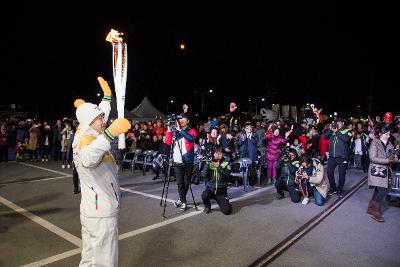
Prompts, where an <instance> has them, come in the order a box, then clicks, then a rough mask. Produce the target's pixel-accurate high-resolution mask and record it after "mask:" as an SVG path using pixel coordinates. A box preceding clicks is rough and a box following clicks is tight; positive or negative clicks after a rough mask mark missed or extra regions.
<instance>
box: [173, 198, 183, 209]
mask: <svg viewBox="0 0 400 267" xmlns="http://www.w3.org/2000/svg"><path fill="white" fill-rule="evenodd" d="M174 206H175V208H179V207H180V206H182V201H181V200H180V199H178V200H177V201H175V202H174Z"/></svg>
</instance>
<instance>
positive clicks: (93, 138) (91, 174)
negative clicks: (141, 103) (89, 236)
mask: <svg viewBox="0 0 400 267" xmlns="http://www.w3.org/2000/svg"><path fill="white" fill-rule="evenodd" d="M99 107H100V108H101V109H102V110H103V111H104V116H105V119H106V120H107V119H108V115H109V113H110V110H111V107H110V102H108V101H102V102H101V103H100V104H99ZM72 148H73V153H74V163H75V167H76V170H77V171H78V174H79V180H80V183H81V193H82V198H81V206H80V211H81V214H82V215H84V216H86V217H113V216H117V215H118V213H119V210H120V198H121V191H120V187H119V182H118V170H117V164H116V162H115V160H114V158H113V156H112V155H111V153H110V149H111V146H110V142H109V141H108V140H107V139H106V138H105V137H104V136H103V135H102V134H99V133H98V132H96V131H95V130H94V129H92V128H91V127H90V126H89V125H80V126H79V130H78V131H77V133H76V135H75V138H74V142H73V144H72Z"/></svg>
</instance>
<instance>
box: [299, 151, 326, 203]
mask: <svg viewBox="0 0 400 267" xmlns="http://www.w3.org/2000/svg"><path fill="white" fill-rule="evenodd" d="M300 164H301V165H300V168H299V169H298V171H297V172H296V179H295V183H296V184H297V185H298V187H299V191H300V192H301V195H302V196H303V201H302V204H304V205H306V204H307V203H308V202H309V198H310V196H313V197H314V200H315V204H317V205H318V206H322V205H324V203H325V200H326V196H327V193H328V181H327V179H326V177H325V175H324V166H323V165H322V163H321V161H319V160H318V159H316V158H311V157H310V156H308V155H303V156H302V157H301V158H300Z"/></svg>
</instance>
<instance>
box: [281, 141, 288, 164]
mask: <svg viewBox="0 0 400 267" xmlns="http://www.w3.org/2000/svg"><path fill="white" fill-rule="evenodd" d="M289 150H290V146H288V145H286V146H284V147H283V148H282V151H281V158H282V159H283V160H285V161H287V160H289V158H290V157H289V152H290V151H289Z"/></svg>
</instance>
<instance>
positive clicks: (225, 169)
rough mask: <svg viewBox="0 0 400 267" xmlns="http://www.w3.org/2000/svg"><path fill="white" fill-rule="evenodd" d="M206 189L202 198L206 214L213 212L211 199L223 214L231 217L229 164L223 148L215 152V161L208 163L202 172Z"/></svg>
mask: <svg viewBox="0 0 400 267" xmlns="http://www.w3.org/2000/svg"><path fill="white" fill-rule="evenodd" d="M201 175H202V177H203V179H204V181H205V185H206V189H205V190H204V191H203V193H202V195H201V198H202V199H203V203H204V205H205V208H204V211H203V212H204V213H206V214H208V213H210V211H211V201H210V200H211V199H212V198H213V199H215V200H216V201H217V203H218V206H219V208H220V209H221V211H222V213H223V214H225V215H229V214H231V213H232V205H231V204H230V203H229V200H228V193H227V183H228V179H229V164H228V162H226V161H224V153H223V150H222V149H221V148H217V149H215V151H214V155H213V159H212V160H211V162H210V163H208V164H207V165H206V166H205V167H204V169H203V172H202V174H201Z"/></svg>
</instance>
